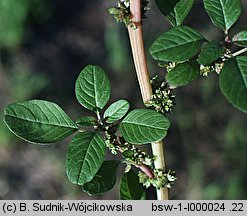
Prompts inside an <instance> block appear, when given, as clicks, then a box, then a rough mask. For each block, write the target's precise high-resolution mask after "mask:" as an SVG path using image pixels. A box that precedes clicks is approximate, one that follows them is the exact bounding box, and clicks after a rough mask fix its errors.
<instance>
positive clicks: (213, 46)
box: [198, 41, 225, 65]
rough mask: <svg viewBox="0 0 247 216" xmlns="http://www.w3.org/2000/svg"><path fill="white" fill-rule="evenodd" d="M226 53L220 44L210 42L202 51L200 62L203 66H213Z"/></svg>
mask: <svg viewBox="0 0 247 216" xmlns="http://www.w3.org/2000/svg"><path fill="white" fill-rule="evenodd" d="M224 53H225V48H224V46H222V45H221V44H220V43H217V42H213V41H212V42H208V43H207V44H206V45H205V46H204V47H203V48H202V50H201V53H200V55H199V58H198V62H199V63H200V64H201V65H211V64H212V63H214V62H215V61H216V60H217V59H219V58H220V57H222V56H223V55H224Z"/></svg>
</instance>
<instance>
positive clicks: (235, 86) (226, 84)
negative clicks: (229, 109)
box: [220, 56, 247, 112]
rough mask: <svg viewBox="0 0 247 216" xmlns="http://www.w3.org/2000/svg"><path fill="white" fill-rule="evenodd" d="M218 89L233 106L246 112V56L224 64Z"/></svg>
mask: <svg viewBox="0 0 247 216" xmlns="http://www.w3.org/2000/svg"><path fill="white" fill-rule="evenodd" d="M220 89H221V91H222V93H223V94H224V95H225V97H226V98H227V100H228V101H229V102H230V103H232V104H233V106H235V107H237V108H238V109H240V110H241V111H243V112H247V56H239V57H237V58H236V60H235V59H232V60H229V61H227V62H226V63H225V65H224V67H223V69H222V71H221V73H220Z"/></svg>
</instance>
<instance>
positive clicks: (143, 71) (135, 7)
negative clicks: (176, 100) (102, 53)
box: [128, 0, 169, 200]
mask: <svg viewBox="0 0 247 216" xmlns="http://www.w3.org/2000/svg"><path fill="white" fill-rule="evenodd" d="M130 11H131V15H132V17H131V19H132V22H133V23H134V24H135V26H136V29H133V28H132V27H131V26H128V32H129V37H130V43H131V48H132V55H133V59H134V63H135V68H136V74H137V78H138V82H139V86H140V90H141V94H142V100H143V102H144V103H146V102H148V101H149V100H150V99H151V96H152V94H153V93H152V88H151V84H150V78H149V72H148V67H147V60H146V55H145V48H144V42H143V35H142V23H141V22H142V19H141V16H142V15H141V0H130ZM152 151H153V155H154V156H155V157H156V160H155V162H154V165H155V168H156V169H165V168H166V165H165V155H164V146H163V143H162V141H158V142H155V143H152ZM157 199H158V200H168V199H169V196H168V188H161V189H157Z"/></svg>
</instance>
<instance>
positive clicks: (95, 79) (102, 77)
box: [75, 65, 110, 111]
mask: <svg viewBox="0 0 247 216" xmlns="http://www.w3.org/2000/svg"><path fill="white" fill-rule="evenodd" d="M75 92H76V98H77V100H78V101H79V103H80V104H81V105H82V106H84V107H85V108H87V109H89V110H92V111H96V110H101V109H103V107H104V106H105V105H106V103H107V102H108V100H109V97H110V81H109V79H108V78H107V76H106V74H105V72H104V71H103V69H102V68H100V67H99V66H96V65H88V66H86V67H85V68H84V69H83V70H82V71H81V73H80V75H79V76H78V78H77V80H76V86H75Z"/></svg>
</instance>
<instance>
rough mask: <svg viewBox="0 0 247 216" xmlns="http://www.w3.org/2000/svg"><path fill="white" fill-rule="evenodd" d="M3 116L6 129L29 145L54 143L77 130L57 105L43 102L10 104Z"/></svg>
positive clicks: (31, 101) (32, 101) (33, 101)
mask: <svg viewBox="0 0 247 216" xmlns="http://www.w3.org/2000/svg"><path fill="white" fill-rule="evenodd" d="M4 115H5V116H4V121H5V123H6V125H7V126H8V128H9V129H10V130H11V131H12V132H13V133H14V134H15V135H17V136H18V137H20V138H21V139H24V140H25V141H28V142H31V143H38V144H45V143H54V142H57V141H60V140H63V139H64V138H66V137H68V136H69V135H71V134H72V133H74V132H75V131H77V129H78V128H77V126H76V124H75V123H74V122H73V121H72V120H71V119H70V117H69V116H68V115H67V114H66V113H65V112H64V111H63V110H62V109H61V108H60V107H59V106H58V105H57V104H55V103H52V102H49V101H44V100H30V101H25V102H20V103H14V104H10V105H8V106H7V107H6V109H5V110H4Z"/></svg>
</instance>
